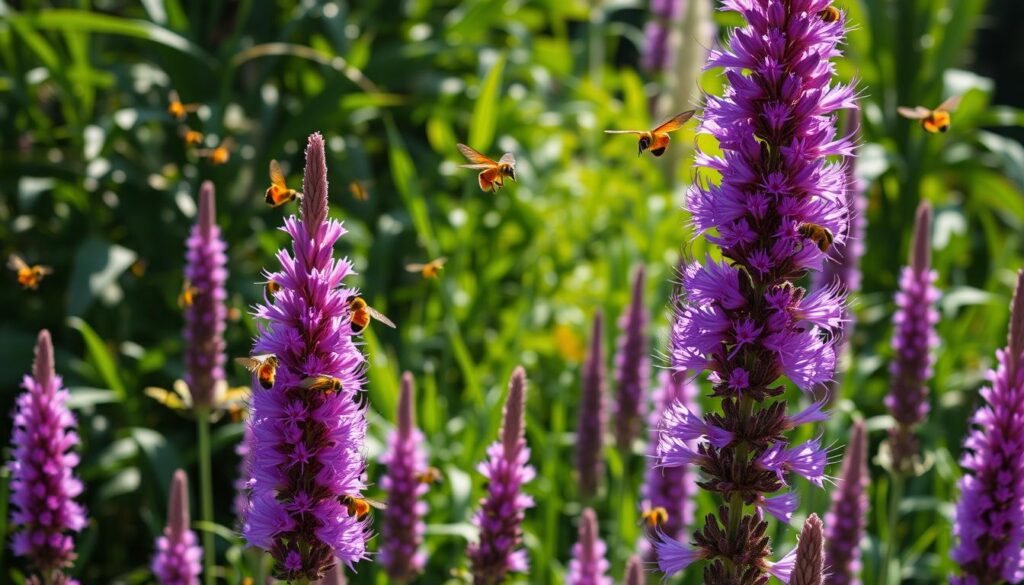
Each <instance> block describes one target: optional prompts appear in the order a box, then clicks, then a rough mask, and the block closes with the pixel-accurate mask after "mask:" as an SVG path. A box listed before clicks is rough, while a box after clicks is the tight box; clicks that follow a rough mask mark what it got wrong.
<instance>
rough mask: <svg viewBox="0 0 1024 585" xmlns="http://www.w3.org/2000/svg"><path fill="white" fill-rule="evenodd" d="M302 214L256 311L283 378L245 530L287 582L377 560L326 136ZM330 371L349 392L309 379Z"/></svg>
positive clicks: (263, 403) (306, 186)
mask: <svg viewBox="0 0 1024 585" xmlns="http://www.w3.org/2000/svg"><path fill="white" fill-rule="evenodd" d="M303 193H304V194H305V196H304V197H303V199H302V206H301V209H302V219H301V220H298V219H296V218H295V217H294V216H292V217H289V218H286V219H285V220H284V231H285V232H286V233H288V235H289V236H291V239H292V250H293V252H292V253H291V254H289V253H288V252H287V251H285V250H282V251H280V252H278V254H277V259H278V261H279V262H280V264H281V270H279V271H277V272H272V273H267V274H266V275H265V276H266V277H267V278H268V279H272V280H273V281H274V282H276V283H278V284H279V285H280V290H279V291H278V292H277V293H275V294H274V295H273V298H267V299H266V300H265V301H264V303H263V304H262V305H259V306H258V307H257V308H256V313H255V314H256V317H258V318H259V319H261V320H262V323H261V324H260V335H259V337H258V338H257V339H256V343H255V347H254V348H253V353H254V354H273V355H274V356H276V357H277V359H278V362H279V364H278V368H277V375H276V379H275V382H274V385H273V387H271V388H270V389H263V388H260V387H257V388H256V389H255V391H254V393H253V399H252V413H251V415H250V417H249V426H250V428H251V429H252V442H251V444H250V453H249V457H250V461H249V471H250V476H251V477H250V480H249V482H248V488H249V491H250V497H249V507H248V509H249V511H248V514H247V515H246V519H245V523H244V526H243V529H242V534H243V535H244V536H245V538H246V540H247V541H248V543H249V544H250V545H251V546H255V547H259V548H261V549H264V550H266V551H268V552H270V554H271V555H272V556H273V557H274V559H275V560H276V561H277V566H276V574H277V576H278V577H279V578H280V579H284V580H300V579H310V580H313V579H318V578H320V577H321V576H322V575H323V573H324V572H325V571H326V570H327V569H329V568H330V567H331V566H332V565H334V564H335V563H336V562H342V563H344V564H346V565H351V564H352V563H355V562H356V561H359V560H360V559H363V558H365V557H366V539H367V531H368V526H367V522H368V521H367V519H366V518H365V517H363V518H360V517H358V515H357V514H355V513H351V512H350V511H349V509H348V506H346V505H345V504H343V503H342V500H343V499H345V498H346V497H361V493H362V490H363V489H364V488H365V486H364V485H363V482H362V480H361V479H360V478H361V476H362V475H363V470H364V467H365V461H364V459H363V454H362V452H363V441H364V439H365V437H366V415H365V406H363V405H362V401H361V400H360V399H359V393H360V392H362V384H363V373H364V371H365V362H366V358H365V357H364V356H363V354H362V353H361V352H360V351H359V349H358V347H357V346H356V344H355V343H354V341H353V336H354V334H353V331H352V328H351V324H350V322H349V310H348V299H349V298H350V297H351V296H352V295H354V294H356V293H355V291H354V290H352V289H349V288H344V287H343V285H342V282H343V280H344V279H345V278H346V277H347V276H348V275H349V274H351V272H352V265H351V264H350V263H349V262H348V261H347V260H335V259H334V258H333V255H334V254H333V252H334V244H335V242H337V241H338V238H340V237H341V236H342V235H344V234H345V229H344V228H343V227H342V225H341V223H339V222H337V221H335V220H331V219H327V165H326V162H325V159H324V142H323V138H322V137H321V136H320V134H313V135H312V136H310V138H309V145H308V146H307V148H306V172H305V176H304V178H303ZM312 376H328V377H330V378H335V379H337V380H338V381H339V382H340V388H339V389H338V390H337V391H332V392H326V391H324V390H322V389H317V388H311V387H309V386H308V385H307V384H304V381H305V380H306V379H307V378H309V377H312Z"/></svg>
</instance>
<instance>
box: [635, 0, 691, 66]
mask: <svg viewBox="0 0 1024 585" xmlns="http://www.w3.org/2000/svg"><path fill="white" fill-rule="evenodd" d="M684 2H685V0H651V16H650V20H648V21H647V26H646V27H644V38H645V40H646V43H645V44H644V52H643V57H642V61H643V67H644V69H646V70H647V71H649V72H652V73H654V72H658V71H666V70H668V69H669V68H670V67H671V66H672V47H671V44H672V43H671V29H672V25H673V23H674V22H675V21H677V20H678V19H679V17H680V15H682V13H683V9H684V7H685V3H684Z"/></svg>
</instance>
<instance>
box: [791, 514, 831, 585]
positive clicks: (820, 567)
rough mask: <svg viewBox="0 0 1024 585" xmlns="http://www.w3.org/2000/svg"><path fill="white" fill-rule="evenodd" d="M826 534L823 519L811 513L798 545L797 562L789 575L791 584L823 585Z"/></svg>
mask: <svg viewBox="0 0 1024 585" xmlns="http://www.w3.org/2000/svg"><path fill="white" fill-rule="evenodd" d="M824 542H825V535H824V533H823V529H822V526H821V519H820V518H818V515H817V514H811V515H810V517H808V518H807V520H806V521H805V522H804V529H803V531H802V532H801V533H800V541H799V542H798V543H797V546H796V562H795V564H794V566H793V572H792V573H791V574H790V576H789V585H821V582H822V580H823V579H824V571H825V569H824V562H823V558H822V546H823V545H824Z"/></svg>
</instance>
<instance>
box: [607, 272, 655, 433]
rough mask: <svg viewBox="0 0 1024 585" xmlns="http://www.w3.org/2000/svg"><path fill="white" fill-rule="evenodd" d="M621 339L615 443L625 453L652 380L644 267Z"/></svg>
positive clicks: (623, 320) (638, 275) (617, 359)
mask: <svg viewBox="0 0 1024 585" xmlns="http://www.w3.org/2000/svg"><path fill="white" fill-rule="evenodd" d="M619 327H620V328H621V329H622V336H621V337H620V338H619V347H618V352H617V353H616V355H615V389H616V396H615V441H616V443H617V445H618V447H619V449H620V450H622V451H626V450H628V449H629V448H630V446H631V445H632V444H633V439H635V438H636V437H637V435H638V434H639V433H640V415H641V410H642V408H643V404H644V396H645V394H646V392H647V381H648V380H649V379H650V377H651V363H650V358H649V357H648V352H649V351H650V349H649V345H648V343H649V342H648V339H647V313H646V308H645V307H644V267H643V266H639V267H637V269H636V276H635V278H634V280H633V296H632V299H631V300H630V303H629V307H627V308H626V312H625V313H624V314H623V315H622V318H621V319H620V320H619Z"/></svg>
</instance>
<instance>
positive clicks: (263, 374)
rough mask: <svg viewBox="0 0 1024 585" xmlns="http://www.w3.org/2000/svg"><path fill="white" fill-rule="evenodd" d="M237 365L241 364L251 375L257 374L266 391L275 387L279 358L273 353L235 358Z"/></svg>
mask: <svg viewBox="0 0 1024 585" xmlns="http://www.w3.org/2000/svg"><path fill="white" fill-rule="evenodd" d="M235 363H238V364H241V365H242V366H243V367H245V369H247V370H249V371H250V372H251V373H253V374H256V378H257V379H258V380H259V381H260V386H263V387H264V388H266V389H268V390H269V389H270V388H273V387H274V379H275V378H276V377H277V366H278V361H277V356H275V355H274V354H271V353H266V354H262V355H254V356H252V357H240V358H235Z"/></svg>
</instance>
